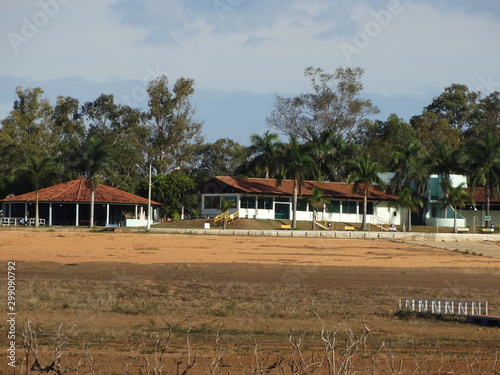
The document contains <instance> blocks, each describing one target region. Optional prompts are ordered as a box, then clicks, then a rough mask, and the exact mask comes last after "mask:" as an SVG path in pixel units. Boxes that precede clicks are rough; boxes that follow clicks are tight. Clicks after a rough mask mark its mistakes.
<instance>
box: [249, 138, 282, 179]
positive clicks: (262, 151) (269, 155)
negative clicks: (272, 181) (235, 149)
mask: <svg viewBox="0 0 500 375" xmlns="http://www.w3.org/2000/svg"><path fill="white" fill-rule="evenodd" d="M250 143H251V145H250V152H251V153H252V154H253V155H255V157H254V158H253V160H252V161H251V162H250V168H252V169H255V170H257V171H264V173H265V176H266V178H269V174H270V173H271V172H272V170H274V167H275V162H276V153H277V149H278V147H279V144H280V142H279V138H278V134H276V133H271V132H270V131H269V130H268V131H266V132H265V133H264V135H262V136H260V135H258V134H252V135H251V136H250Z"/></svg>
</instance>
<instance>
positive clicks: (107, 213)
mask: <svg viewBox="0 0 500 375" xmlns="http://www.w3.org/2000/svg"><path fill="white" fill-rule="evenodd" d="M108 225H109V203H108V204H106V226H108Z"/></svg>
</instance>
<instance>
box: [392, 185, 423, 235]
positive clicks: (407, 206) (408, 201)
mask: <svg viewBox="0 0 500 375" xmlns="http://www.w3.org/2000/svg"><path fill="white" fill-rule="evenodd" d="M394 205H395V206H396V207H400V208H401V209H402V210H403V217H402V218H401V223H402V228H403V232H406V224H408V230H409V231H410V232H411V229H412V226H411V213H412V212H416V211H418V209H419V208H421V207H423V206H424V202H423V201H422V199H421V198H420V197H419V196H418V195H416V194H415V192H414V191H413V190H412V189H410V188H409V187H403V188H402V189H401V190H400V192H399V198H398V200H397V201H395V202H394Z"/></svg>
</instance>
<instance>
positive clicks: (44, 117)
mask: <svg viewBox="0 0 500 375" xmlns="http://www.w3.org/2000/svg"><path fill="white" fill-rule="evenodd" d="M16 94H17V97H18V99H17V100H16V101H15V102H14V107H13V109H12V110H11V112H10V114H9V115H8V116H7V118H5V119H4V120H2V122H1V124H2V127H1V129H0V144H1V145H2V152H1V155H0V158H1V161H2V164H3V169H4V171H6V170H11V171H12V170H13V169H15V168H16V166H19V165H20V164H24V163H26V162H27V160H28V157H38V158H41V157H44V156H50V155H51V154H53V153H56V152H57V151H56V150H55V147H56V145H55V142H54V137H53V134H52V117H51V116H52V110H53V109H52V106H51V105H50V103H49V101H48V100H47V99H45V98H43V97H42V95H43V90H42V89H41V88H39V87H37V88H34V89H31V88H29V89H22V88H21V87H18V88H16Z"/></svg>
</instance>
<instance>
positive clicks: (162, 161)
mask: <svg viewBox="0 0 500 375" xmlns="http://www.w3.org/2000/svg"><path fill="white" fill-rule="evenodd" d="M147 92H148V95H149V101H148V105H149V110H148V112H147V118H148V120H149V125H148V126H147V127H146V128H144V129H143V134H142V136H143V138H142V139H144V140H147V143H146V145H145V151H146V153H147V154H148V157H149V159H150V160H151V161H152V163H153V166H154V167H155V169H156V170H157V171H158V172H159V173H161V172H164V171H166V170H169V169H172V168H174V167H183V166H185V165H186V164H188V163H189V162H190V161H192V160H193V155H194V153H195V151H196V149H197V147H198V146H199V145H200V144H201V142H202V136H201V129H202V124H201V123H200V122H197V121H196V120H195V119H194V116H195V111H194V109H193V107H192V105H191V102H190V100H191V96H192V95H193V93H194V80H192V79H186V78H180V79H178V80H177V81H176V83H175V84H174V87H173V89H172V90H170V89H169V88H168V79H167V77H166V76H161V77H158V78H156V79H155V80H153V81H151V82H150V83H149V85H148V88H147Z"/></svg>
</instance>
